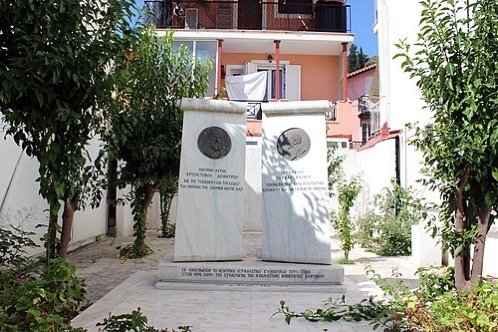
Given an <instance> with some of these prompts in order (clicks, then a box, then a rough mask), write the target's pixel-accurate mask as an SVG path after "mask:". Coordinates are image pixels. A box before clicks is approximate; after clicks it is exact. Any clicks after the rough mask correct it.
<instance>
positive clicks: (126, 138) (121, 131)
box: [108, 28, 212, 257]
mask: <svg viewBox="0 0 498 332" xmlns="http://www.w3.org/2000/svg"><path fill="white" fill-rule="evenodd" d="M211 68H212V64H211V62H207V63H201V61H200V60H197V59H194V58H193V57H192V54H191V53H190V52H189V51H188V50H187V48H186V47H183V46H182V47H179V48H177V49H174V48H173V34H172V33H171V32H167V33H166V35H165V36H164V37H158V36H157V35H156V32H155V30H154V29H152V28H146V29H143V30H141V32H140V39H139V41H138V43H137V44H136V45H135V46H134V47H133V50H132V51H131V52H128V53H126V54H122V56H120V57H119V58H118V59H117V61H116V63H115V66H114V69H113V76H114V77H115V89H116V91H115V97H116V98H115V100H116V103H115V104H114V107H113V108H112V112H111V113H110V128H112V131H111V132H110V135H109V137H108V141H109V151H110V154H111V156H113V157H114V158H116V159H117V160H119V161H121V167H120V168H119V170H118V176H117V177H118V184H119V185H120V186H125V185H131V206H132V212H133V216H134V222H135V223H134V231H135V242H134V243H133V245H132V246H131V247H129V248H126V250H125V251H124V252H123V254H125V255H127V256H132V257H141V256H144V255H146V254H147V253H148V252H149V249H148V248H147V246H146V245H145V230H146V228H145V227H146V226H145V225H146V220H145V218H146V212H147V208H148V207H149V204H150V203H151V201H152V198H153V196H154V194H155V192H156V190H158V189H159V188H161V186H163V182H164V181H166V180H167V179H169V178H171V177H177V176H178V169H179V160H180V142H181V129H182V113H181V110H180V108H179V106H178V102H179V101H180V99H181V98H182V97H203V96H204V93H205V91H206V90H207V88H208V84H209V82H208V75H209V71H210V70H211Z"/></svg>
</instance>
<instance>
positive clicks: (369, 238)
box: [357, 179, 426, 256]
mask: <svg viewBox="0 0 498 332" xmlns="http://www.w3.org/2000/svg"><path fill="white" fill-rule="evenodd" d="M374 206H375V209H374V211H372V212H370V213H369V214H368V215H367V216H366V217H364V218H362V219H361V220H360V221H359V222H358V234H357V237H358V239H359V241H360V242H361V244H362V246H364V247H365V248H369V249H371V250H373V251H374V252H375V253H376V254H378V255H381V256H396V255H408V254H410V252H411V226H412V225H415V224H418V223H420V222H421V221H422V220H424V219H425V218H426V213H425V211H424V207H423V205H422V203H421V201H420V199H418V198H416V197H415V196H414V195H413V193H412V192H411V189H410V188H408V189H405V188H403V187H401V186H400V185H399V184H398V183H397V182H396V180H394V179H393V180H391V187H390V188H389V187H386V188H383V189H382V191H381V193H380V194H378V195H376V196H375V198H374Z"/></svg>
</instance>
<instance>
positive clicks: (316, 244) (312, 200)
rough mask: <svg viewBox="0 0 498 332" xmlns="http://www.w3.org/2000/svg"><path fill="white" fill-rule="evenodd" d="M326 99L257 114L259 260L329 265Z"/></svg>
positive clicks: (266, 107) (268, 106) (279, 106)
mask: <svg viewBox="0 0 498 332" xmlns="http://www.w3.org/2000/svg"><path fill="white" fill-rule="evenodd" d="M331 108H332V105H331V104H330V102H328V101H303V102H285V103H284V102H282V103H267V104H263V105H262V110H263V122H262V123H263V127H262V131H263V137H262V140H263V146H262V151H263V152H262V155H263V156H262V192H263V247H262V258H263V260H268V261H276V262H294V263H310V264H331V263H332V261H331V248H330V222H329V214H328V209H327V207H328V199H329V198H328V182H327V181H328V178H327V142H326V132H325V129H326V124H325V113H326V112H330V110H331Z"/></svg>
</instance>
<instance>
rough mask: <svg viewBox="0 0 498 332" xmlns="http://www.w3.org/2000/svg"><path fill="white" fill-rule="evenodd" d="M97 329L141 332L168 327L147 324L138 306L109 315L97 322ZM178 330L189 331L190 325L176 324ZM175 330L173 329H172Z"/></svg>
mask: <svg viewBox="0 0 498 332" xmlns="http://www.w3.org/2000/svg"><path fill="white" fill-rule="evenodd" d="M97 326H100V327H102V328H99V331H106V332H125V331H137V332H138V331H143V332H168V331H169V330H168V329H157V328H155V327H153V326H150V325H149V324H147V317H146V316H144V315H143V314H142V311H141V309H140V308H138V309H137V310H133V311H132V312H131V314H121V315H109V318H105V319H104V321H103V322H101V323H97ZM178 331H179V332H190V331H191V329H190V326H187V325H185V326H178ZM172 332H175V330H172Z"/></svg>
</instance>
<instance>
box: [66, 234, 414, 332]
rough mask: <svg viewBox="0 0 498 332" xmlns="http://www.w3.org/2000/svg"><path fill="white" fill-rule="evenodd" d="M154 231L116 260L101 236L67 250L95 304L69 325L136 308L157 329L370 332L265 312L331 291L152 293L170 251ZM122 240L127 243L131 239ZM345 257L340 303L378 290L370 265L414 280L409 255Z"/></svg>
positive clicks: (308, 305)
mask: <svg viewBox="0 0 498 332" xmlns="http://www.w3.org/2000/svg"><path fill="white" fill-rule="evenodd" d="M157 234H158V233H157V232H149V233H148V237H147V244H148V245H149V246H150V247H152V249H153V250H154V253H153V254H152V255H150V256H148V257H147V258H144V259H139V260H120V259H119V258H118V253H119V248H120V247H121V246H122V245H123V244H122V243H121V242H120V240H119V239H112V238H111V239H109V238H108V239H104V240H103V241H101V242H99V243H95V244H92V245H89V246H87V247H85V248H83V249H80V250H78V251H76V252H73V253H71V254H70V258H69V259H70V260H72V261H73V262H75V263H76V265H77V267H78V270H77V271H78V275H80V276H82V277H84V278H85V279H86V284H87V286H88V288H89V295H90V300H91V301H92V302H95V301H96V302H95V303H94V304H93V305H92V306H90V307H89V308H88V309H87V310H85V311H84V312H83V313H81V314H80V315H79V316H78V317H76V318H75V319H74V320H73V322H74V325H75V326H83V327H86V328H87V329H88V330H89V331H98V329H97V328H96V327H95V324H96V322H99V321H102V320H103V319H104V318H105V317H107V316H108V315H109V313H110V312H112V313H113V314H120V313H130V312H131V311H132V310H135V309H137V308H138V307H140V308H142V311H143V312H144V314H145V315H146V316H147V317H148V319H149V323H151V324H152V325H154V326H156V327H161V328H166V327H167V328H170V329H171V328H176V327H177V326H180V325H191V326H193V331H194V332H198V331H221V332H222V331H258V332H265V331H291V332H292V331H337V332H352V331H358V332H363V331H372V329H371V327H370V326H368V323H365V322H363V323H348V322H334V323H326V322H323V323H311V322H308V321H305V320H304V319H293V320H292V322H291V324H290V326H289V325H287V324H286V323H285V321H284V318H283V316H275V317H273V318H271V315H272V314H273V313H274V312H275V311H276V310H277V307H278V304H279V302H280V300H285V301H286V303H287V304H288V305H289V306H290V308H291V310H294V311H302V310H305V309H316V308H317V307H323V301H325V300H327V298H329V297H330V294H325V293H324V294H321V293H306V292H300V293H292V292H284V291H278V292H277V291H272V292H270V291H264V292H261V291H251V290H248V291H235V290H229V291H193V290H190V291H188V290H157V289H156V288H155V284H156V282H157V280H158V271H157V268H158V266H159V262H160V261H161V260H162V259H163V258H164V257H165V255H170V253H171V250H172V248H173V240H172V239H158V238H157ZM121 241H125V242H131V239H122V240H121ZM338 247H339V244H338V241H337V239H334V238H333V239H332V248H338ZM340 257H341V252H340V250H338V249H332V258H333V259H337V258H340ZM350 257H351V259H352V260H354V261H355V262H356V263H355V264H353V265H343V268H344V271H345V280H344V285H343V286H344V287H346V289H347V291H346V302H347V303H356V302H358V301H359V300H361V299H363V298H367V297H368V296H369V295H380V294H381V291H380V289H379V288H378V287H377V286H376V285H375V283H374V282H373V281H371V280H370V279H369V278H367V277H366V275H365V268H366V267H367V266H370V267H371V268H372V269H373V270H375V271H376V272H377V273H379V274H380V275H382V276H383V277H390V276H391V274H392V270H393V269H397V271H398V272H399V273H402V277H403V279H404V280H405V281H406V282H407V283H408V284H409V285H413V286H416V284H417V280H416V279H415V278H414V277H413V274H414V272H415V271H416V266H414V265H413V264H412V262H411V259H410V257H378V256H376V255H375V254H372V253H369V252H365V251H364V250H362V249H361V248H355V249H354V250H353V251H352V252H351V254H350Z"/></svg>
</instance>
